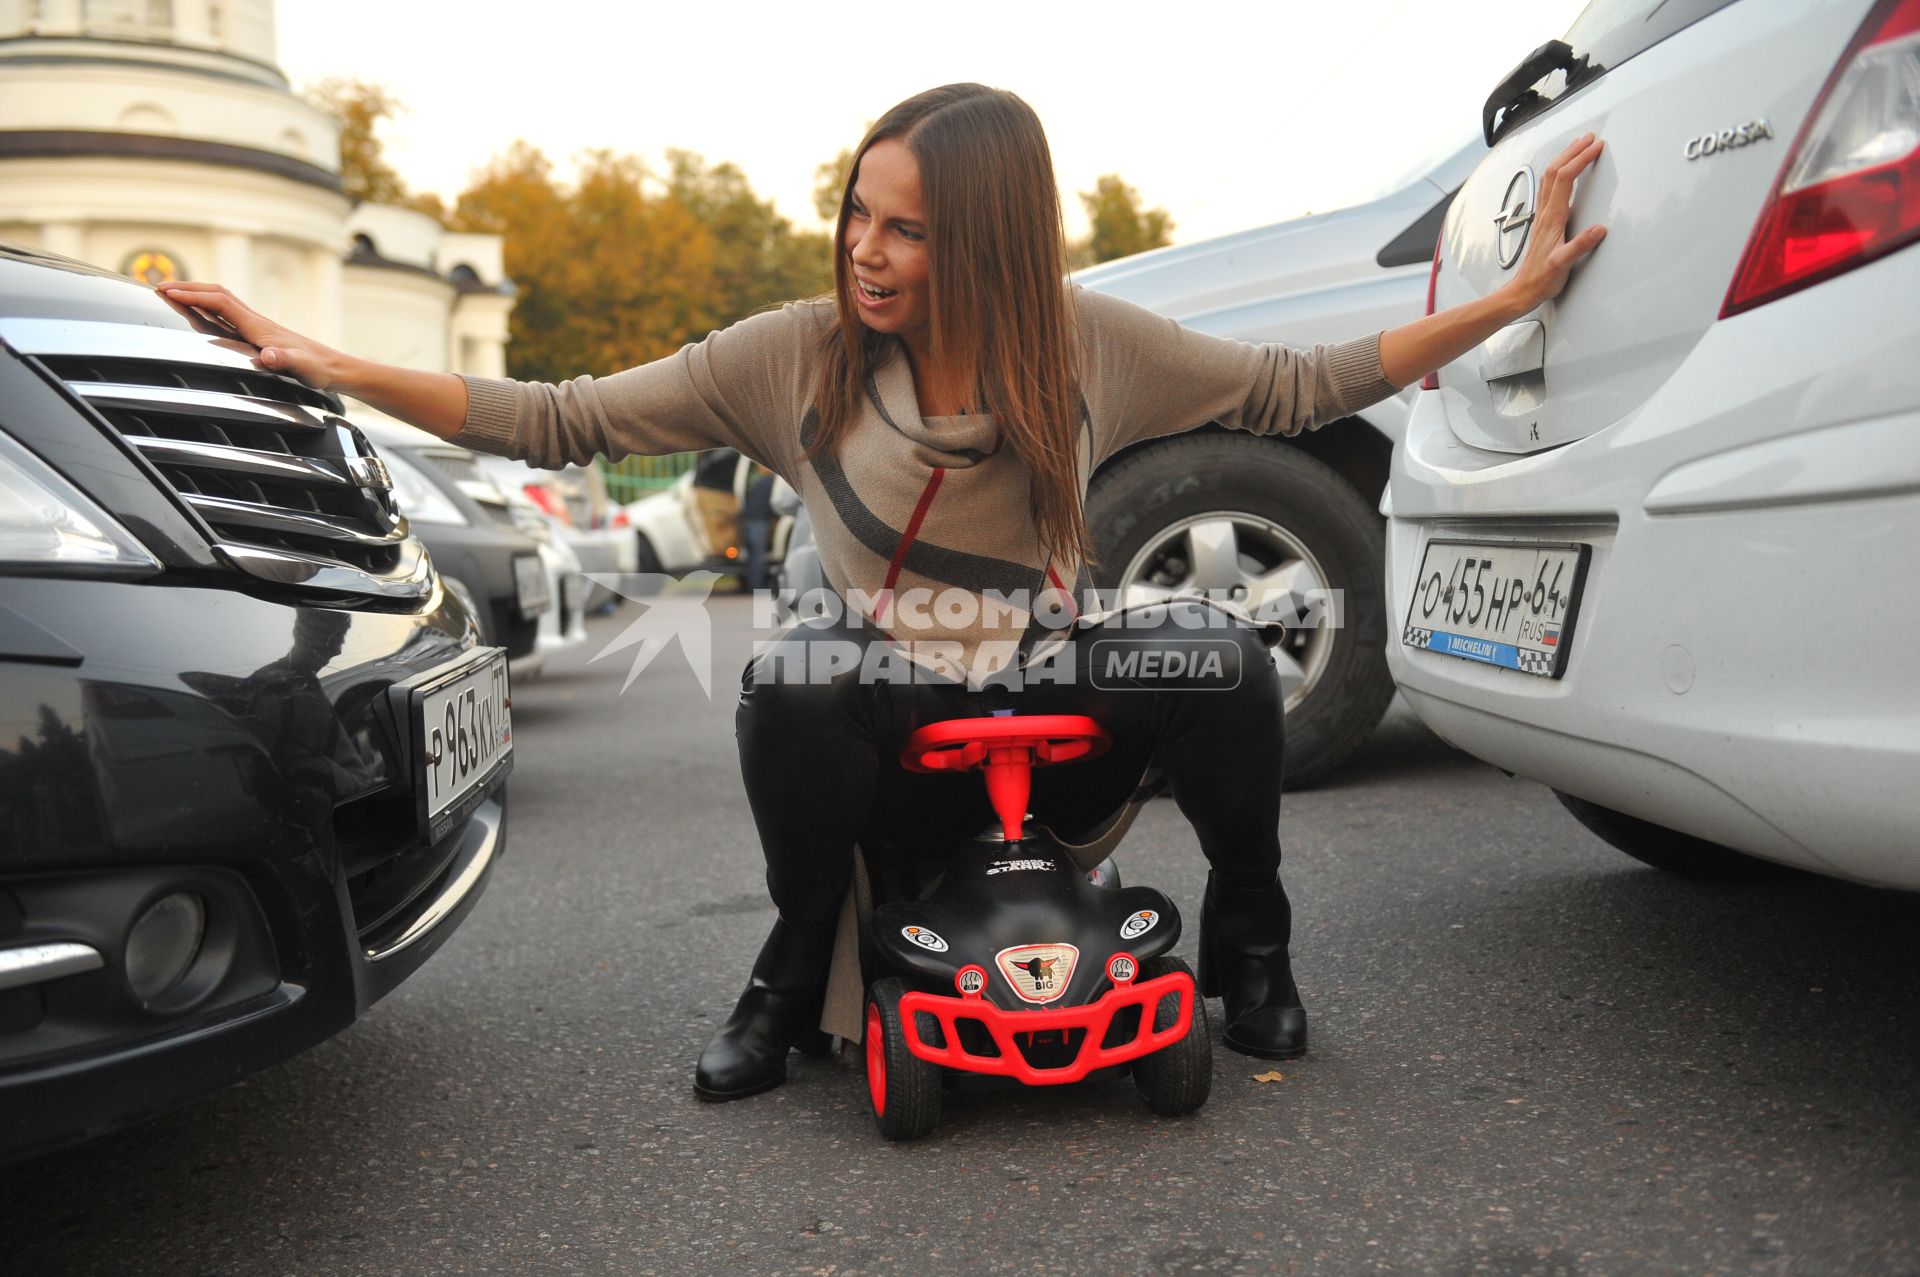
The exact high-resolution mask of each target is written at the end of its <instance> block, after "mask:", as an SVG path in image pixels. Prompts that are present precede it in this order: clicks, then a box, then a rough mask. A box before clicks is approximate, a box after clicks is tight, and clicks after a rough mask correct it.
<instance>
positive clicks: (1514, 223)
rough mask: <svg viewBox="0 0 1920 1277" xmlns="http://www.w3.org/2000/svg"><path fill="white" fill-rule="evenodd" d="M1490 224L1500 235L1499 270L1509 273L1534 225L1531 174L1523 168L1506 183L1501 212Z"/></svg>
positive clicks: (1530, 170)
mask: <svg viewBox="0 0 1920 1277" xmlns="http://www.w3.org/2000/svg"><path fill="white" fill-rule="evenodd" d="M1493 224H1494V225H1495V226H1496V227H1498V228H1499V231H1500V269H1501V270H1510V269H1512V267H1513V264H1514V263H1515V262H1517V261H1519V260H1520V250H1521V249H1523V248H1525V247H1526V246H1527V230H1528V228H1529V227H1531V226H1532V225H1533V170H1532V169H1530V168H1528V167H1527V166H1526V165H1524V164H1523V165H1521V166H1520V171H1519V172H1518V173H1515V174H1514V175H1513V180H1512V181H1511V182H1508V183H1507V193H1506V195H1504V196H1503V197H1501V200H1500V212H1499V213H1498V214H1496V215H1495V217H1494V219H1493Z"/></svg>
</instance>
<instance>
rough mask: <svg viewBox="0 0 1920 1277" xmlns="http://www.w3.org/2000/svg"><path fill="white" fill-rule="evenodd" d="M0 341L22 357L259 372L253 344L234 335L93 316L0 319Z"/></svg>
mask: <svg viewBox="0 0 1920 1277" xmlns="http://www.w3.org/2000/svg"><path fill="white" fill-rule="evenodd" d="M0 339H5V341H6V343H7V344H8V345H9V346H12V347H13V348H14V349H15V350H17V351H19V352H20V353H21V354H23V355H77V356H82V357H84V358H87V359H140V360H147V361H153V362H159V363H174V364H196V365H198V366H200V367H202V368H238V369H243V370H245V371H247V372H259V371H260V365H259V364H258V363H257V362H256V361H255V359H254V353H255V352H254V349H253V347H251V346H249V345H247V344H246V343H245V342H243V341H240V340H238V339H237V338H233V337H221V336H217V335H215V334H213V333H196V332H188V331H186V330H185V329H182V328H148V327H144V326H142V325H139V324H115V323H109V322H106V321H102V320H97V319H22V318H17V317H16V318H6V319H0Z"/></svg>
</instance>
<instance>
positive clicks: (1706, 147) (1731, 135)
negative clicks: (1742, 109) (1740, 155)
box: [1685, 119, 1773, 160]
mask: <svg viewBox="0 0 1920 1277" xmlns="http://www.w3.org/2000/svg"><path fill="white" fill-rule="evenodd" d="M1772 136H1773V125H1771V124H1769V123H1767V121H1766V120H1765V119H1759V120H1749V121H1748V122H1747V123H1745V124H1736V125H1734V126H1733V127H1732V128H1730V129H1721V130H1720V131H1719V132H1718V133H1707V134H1704V135H1702V136H1700V137H1696V138H1691V139H1689V140H1688V142H1687V145H1686V151H1685V153H1686V157H1687V158H1688V159H1690V160H1697V159H1700V158H1702V157H1703V156H1708V155H1718V154H1719V153H1720V152H1722V151H1731V150H1734V149H1735V148H1737V147H1742V146H1751V145H1752V144H1753V143H1755V142H1758V141H1761V140H1763V139H1765V138H1770V137H1772Z"/></svg>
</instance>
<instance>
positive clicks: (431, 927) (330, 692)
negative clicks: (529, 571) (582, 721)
mask: <svg viewBox="0 0 1920 1277" xmlns="http://www.w3.org/2000/svg"><path fill="white" fill-rule="evenodd" d="M0 613H4V614H5V615H0V1161H5V1160H12V1159H15V1158H18V1157H22V1156H26V1155H30V1154H32V1153H34V1152H38V1151H43V1150H46V1149H49V1148H53V1147H57V1146H59V1145H62V1144H66V1143H71V1142H75V1141H78V1140H81V1139H85V1138H87V1137H90V1136H92V1135H96V1134H100V1133H103V1132H105V1131H107V1130H110V1129H112V1128H114V1127H117V1126H120V1125H124V1124H126V1123H128V1122H130V1121H133V1120H136V1119H138V1118H141V1117H144V1116H147V1115H149V1114H152V1113H155V1112H158V1111H160V1110H162V1109H165V1108H168V1107H171V1106H173V1105H176V1104H179V1103H182V1102H184V1101H187V1100H190V1099H192V1098H194V1097H196V1096H199V1095H203V1094H205V1093H207V1092H209V1091H212V1090H215V1089H217V1088H219V1087H221V1086H224V1085H226V1084H227V1083H229V1082H232V1081H234V1080H236V1079H238V1078H240V1077H243V1076H245V1075H246V1074H248V1073H250V1072H252V1071H254V1070H256V1069H259V1068H261V1067H263V1066H265V1065H267V1064H270V1063H273V1062H274V1061H276V1060H280V1059H284V1058H286V1057H287V1056H290V1055H292V1054H295V1053H297V1052H299V1051H301V1050H303V1049H305V1048H306V1047H309V1046H311V1045H313V1044H315V1043H317V1042H320V1041H322V1040H323V1039H325V1038H327V1037H329V1036H331V1035H332V1034H334V1033H337V1032H338V1031H340V1030H341V1029H342V1028H344V1027H346V1026H347V1025H348V1024H350V1023H351V1022H352V1021H353V1020H354V1019H355V1017H356V1016H358V1015H359V1014H360V1012H361V1011H363V1010H365V1009H366V1008H367V1007H369V1006H371V1005H372V1004H373V1003H374V1002H375V1001H377V1000H378V999H379V998H380V997H382V996H383V995H384V994H386V993H387V992H388V991H390V990H391V989H393V988H394V987H395V986H396V985H397V984H399V983H400V981H401V980H403V979H405V978H406V977H407V976H408V975H409V974H411V973H412V972H413V971H414V970H415V969H417V968H418V967H419V966H420V964H421V963H422V962H424V961H425V960H426V959H427V958H428V957H429V956H430V955H431V954H432V953H433V952H434V950H435V949H437V948H438V947H439V946H440V945H441V944H442V943H443V942H444V941H445V940H446V938H447V937H448V936H449V935H450V934H451V933H452V931H453V929H454V928H455V927H456V926H457V925H459V923H460V921H461V920H462V918H464V917H465V916H466V914H467V913H468V911H470V910H471V909H472V907H473V905H474V903H475V901H476V900H477V899H478V897H479V895H480V893H481V891H482V890H483V889H484V887H485V884H486V881H487V879H488V876H489V873H490V871H491V868H492V865H493V863H494V861H495V859H497V857H498V856H499V855H500V854H501V853H502V852H503V851H504V849H505V845H506V836H507V830H506V825H507V805H506V792H505V786H504V783H503V782H504V769H503V770H502V771H501V772H499V773H498V774H496V775H495V776H494V778H493V780H492V781H491V788H490V791H489V792H488V793H487V794H486V795H485V797H484V798H482V799H481V800H480V801H479V802H478V803H477V805H475V806H474V807H473V808H472V810H471V811H468V812H466V813H465V815H464V816H463V818H462V819H460V820H458V821H456V822H455V823H454V825H453V826H452V827H451V828H450V829H447V830H446V831H445V832H444V834H443V836H442V837H441V838H439V839H438V840H437V841H432V840H429V839H428V838H427V837H426V833H425V828H424V825H423V822H422V821H421V819H420V815H419V807H418V804H417V802H416V799H415V795H414V781H413V773H412V771H411V769H410V766H409V763H408V759H409V751H408V748H407V743H406V737H405V733H406V732H407V730H408V726H407V723H406V722H405V721H404V716H403V715H402V714H400V713H397V712H396V709H395V706H396V698H395V697H394V695H393V694H392V690H393V688H394V687H395V685H396V684H400V683H404V682H406V681H408V680H410V679H414V678H416V677H417V676H419V675H421V674H423V673H426V672H428V671H431V670H435V669H442V668H447V667H449V666H450V665H452V664H453V663H456V662H460V661H463V660H468V659H472V654H470V653H467V652H463V651H462V648H461V644H460V640H459V639H458V638H456V637H455V635H457V634H459V633H460V632H461V629H462V626H461V625H460V624H456V623H455V620H454V618H453V617H452V615H451V614H450V613H443V612H442V611H441V610H440V609H439V607H438V606H437V604H436V605H435V606H430V607H428V608H426V609H423V610H422V611H420V612H418V613H415V614H411V615H409V614H399V613H393V612H374V611H353V610H347V609H340V608H324V607H314V606H300V605H292V604H288V603H283V602H277V601H273V600H270V599H266V598H261V597H256V596H253V595H250V594H243V593H239V592H234V591H226V590H212V589H202V588H193V587H183V586H172V585H160V584H156V583H143V584H129V583H115V582H106V581H72V580H52V579H44V580H29V579H13V580H10V581H9V582H8V589H7V594H6V597H5V601H4V603H3V604H0ZM29 618H30V619H29ZM401 703H403V701H402V702H401ZM183 894H184V895H186V896H189V897H192V898H193V899H195V900H197V901H198V902H199V907H200V908H201V909H202V910H203V911H204V918H205V922H204V931H203V934H202V939H201V940H200V948H199V952H198V956H196V957H195V959H194V962H193V965H191V966H190V967H189V968H188V969H187V971H186V973H185V974H184V975H183V976H182V977H181V978H180V979H178V980H176V981H175V982H174V983H173V984H172V985H171V986H170V987H168V988H167V989H165V990H163V991H161V992H159V993H153V992H152V991H151V990H149V991H148V992H147V994H146V995H145V996H143V995H142V994H141V993H137V992H136V991H135V984H136V982H135V981H134V979H133V977H132V976H131V975H130V966H131V967H137V966H138V965H139V961H138V957H137V955H131V954H130V953H129V944H128V937H129V931H130V929H131V928H132V925H133V923H134V920H135V919H136V918H138V917H139V916H140V915H141V914H142V912H143V911H144V910H146V909H147V908H148V907H149V906H151V905H152V904H153V903H154V902H155V901H158V900H161V899H162V898H165V897H169V896H174V895H183ZM62 946H64V947H62ZM50 947H51V948H50ZM86 951H91V953H92V954H94V955H96V957H97V961H93V960H91V959H88V958H86V956H85V953H86ZM49 954H52V955H55V956H56V957H57V958H60V959H62V960H65V962H66V965H65V966H64V967H62V966H60V965H58V963H55V964H53V965H49V964H48V962H47V959H48V955H49ZM76 955H77V958H78V960H77V961H74V960H73V959H74V958H75V957H76ZM36 963H39V964H40V965H39V966H38V967H36V966H35V964H36ZM37 975H39V976H48V978H34V977H35V976H37Z"/></svg>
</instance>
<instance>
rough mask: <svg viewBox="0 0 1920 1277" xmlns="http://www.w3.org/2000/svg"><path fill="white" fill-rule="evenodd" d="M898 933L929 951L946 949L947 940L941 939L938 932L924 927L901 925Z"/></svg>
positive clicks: (944, 950) (943, 950) (943, 951)
mask: <svg viewBox="0 0 1920 1277" xmlns="http://www.w3.org/2000/svg"><path fill="white" fill-rule="evenodd" d="M900 934H901V935H903V936H905V937H906V938H907V939H909V940H911V941H913V942H914V943H915V944H917V945H919V946H920V947H921V948H922V949H925V950H926V951H927V952H929V953H945V952H946V951H947V942H946V941H945V940H942V939H941V938H940V936H939V935H938V933H936V932H932V931H929V930H927V929H926V928H925V927H902V928H900Z"/></svg>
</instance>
